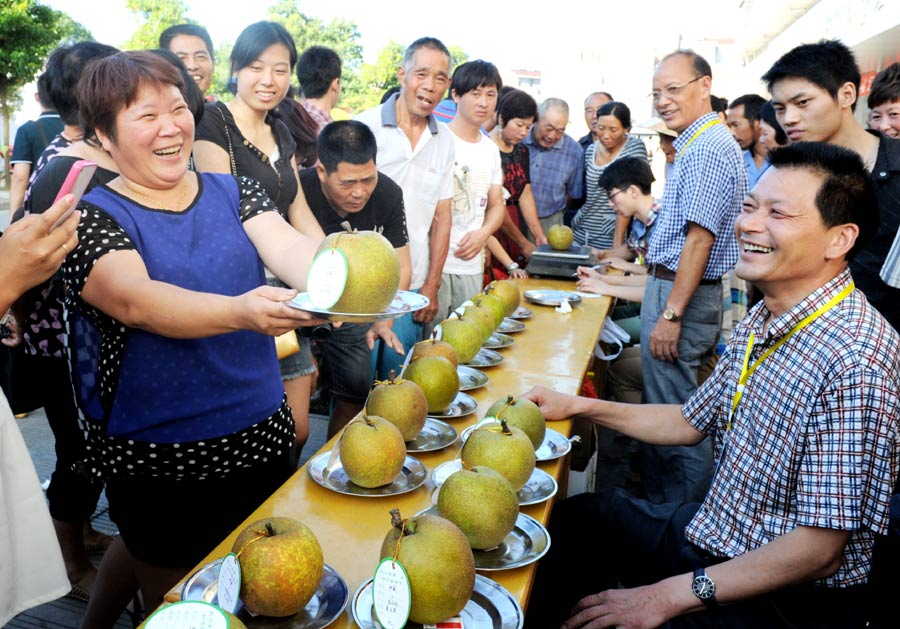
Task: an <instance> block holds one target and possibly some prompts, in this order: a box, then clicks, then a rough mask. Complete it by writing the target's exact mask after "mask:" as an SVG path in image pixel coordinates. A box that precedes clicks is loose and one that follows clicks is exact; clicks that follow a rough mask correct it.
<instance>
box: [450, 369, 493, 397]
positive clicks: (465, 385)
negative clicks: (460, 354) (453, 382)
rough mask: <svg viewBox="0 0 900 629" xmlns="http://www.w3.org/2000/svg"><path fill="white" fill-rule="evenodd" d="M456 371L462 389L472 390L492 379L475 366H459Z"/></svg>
mask: <svg viewBox="0 0 900 629" xmlns="http://www.w3.org/2000/svg"><path fill="white" fill-rule="evenodd" d="M456 373H457V375H459V390H460V391H471V390H472V389H478V388H481V387H483V386H484V385H486V384H487V383H488V381H489V380H490V378H488V376H487V374H486V373H484V372H483V371H480V370H478V369H475V368H474V367H467V366H466V365H460V366H459V367H457V368H456Z"/></svg>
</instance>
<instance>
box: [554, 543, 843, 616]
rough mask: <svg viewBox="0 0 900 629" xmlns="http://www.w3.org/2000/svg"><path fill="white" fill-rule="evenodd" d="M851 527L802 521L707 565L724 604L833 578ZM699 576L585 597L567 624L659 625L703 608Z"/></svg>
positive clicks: (686, 575)
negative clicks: (696, 589) (695, 587)
mask: <svg viewBox="0 0 900 629" xmlns="http://www.w3.org/2000/svg"><path fill="white" fill-rule="evenodd" d="M849 537H850V532H849V531H840V530H834V529H824V528H814V527H806V526H800V527H797V528H796V529H794V530H793V531H791V532H790V533H787V534H786V535H782V536H781V537H778V538H776V539H774V540H772V541H771V542H769V543H768V544H763V545H762V546H760V547H759V548H757V549H756V550H753V551H750V552H749V553H747V554H745V555H741V556H740V557H736V558H734V559H731V560H729V561H726V562H724V563H721V564H717V565H714V566H711V567H709V568H707V569H706V574H707V575H708V576H709V577H710V578H711V579H712V580H713V582H715V584H716V599H717V600H718V601H719V602H720V603H722V604H727V603H733V602H736V601H741V600H746V599H749V598H753V597H755V596H759V595H762V594H766V593H769V592H773V591H775V590H779V589H782V588H785V587H789V586H792V585H797V584H800V583H809V582H811V581H814V580H816V579H821V578H824V577H827V576H829V575H831V574H834V572H835V571H836V570H837V569H838V567H839V566H840V563H841V554H842V552H843V549H844V546H846V544H847V541H848V539H849ZM692 579H693V575H691V574H689V573H687V574H681V575H678V576H674V577H670V578H668V579H664V580H663V581H660V582H658V583H654V584H652V585H647V586H643V587H637V588H632V589H624V590H623V589H619V590H608V591H606V592H600V593H599V594H592V595H591V596H588V597H585V598H584V599H582V600H581V601H579V602H578V604H577V605H576V606H575V609H574V610H573V612H574V614H575V615H573V616H572V618H570V619H569V620H568V621H567V622H566V624H565V625H563V627H565V628H566V629H569V628H575V627H582V626H584V625H585V624H587V623H588V622H589V621H591V620H592V619H595V618H600V617H601V616H602V617H603V625H602V626H627V627H632V626H641V627H649V626H653V627H655V626H658V625H660V624H663V623H664V622H665V621H667V620H669V619H671V618H674V617H676V616H680V615H682V614H686V613H689V612H693V611H698V610H701V609H703V604H702V603H701V602H700V600H699V599H698V598H697V597H695V596H694V595H693V594H692V593H691V581H692Z"/></svg>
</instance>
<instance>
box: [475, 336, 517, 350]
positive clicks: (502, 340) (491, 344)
mask: <svg viewBox="0 0 900 629" xmlns="http://www.w3.org/2000/svg"><path fill="white" fill-rule="evenodd" d="M513 343H515V341H514V340H513V337H511V336H507V335H506V334H503V333H502V332H494V333H493V334H491V336H490V337H489V338H488V340H487V341H485V342H484V345H482V347H486V348H487V349H502V348H504V347H509V346H510V345H512V344H513Z"/></svg>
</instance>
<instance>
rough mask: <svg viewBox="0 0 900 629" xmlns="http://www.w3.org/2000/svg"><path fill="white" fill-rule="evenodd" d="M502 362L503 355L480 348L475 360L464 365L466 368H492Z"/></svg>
mask: <svg viewBox="0 0 900 629" xmlns="http://www.w3.org/2000/svg"><path fill="white" fill-rule="evenodd" d="M502 362H503V354H501V353H500V352H495V351H494V350H492V349H485V348H484V347H482V348H481V349H480V350H478V353H477V354H475V358H473V359H472V360H470V361H469V362H467V363H466V366H467V367H493V366H494V365H499V364H500V363H502Z"/></svg>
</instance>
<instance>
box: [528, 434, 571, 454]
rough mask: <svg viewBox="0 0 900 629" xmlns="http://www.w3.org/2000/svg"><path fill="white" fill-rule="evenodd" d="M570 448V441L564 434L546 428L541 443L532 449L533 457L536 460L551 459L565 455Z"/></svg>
mask: <svg viewBox="0 0 900 629" xmlns="http://www.w3.org/2000/svg"><path fill="white" fill-rule="evenodd" d="M571 450H572V442H571V441H569V440H568V439H567V438H566V436H565V435H564V434H562V433H561V432H557V431H556V430H553V429H552V428H548V429H547V432H545V433H544V440H543V441H542V442H541V445H540V446H538V449H537V450H535V451H534V457H535V458H536V459H537V460H538V461H552V460H554V459H558V458H560V457H564V456H566V455H567V454H568V453H569V452H570V451H571Z"/></svg>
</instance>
